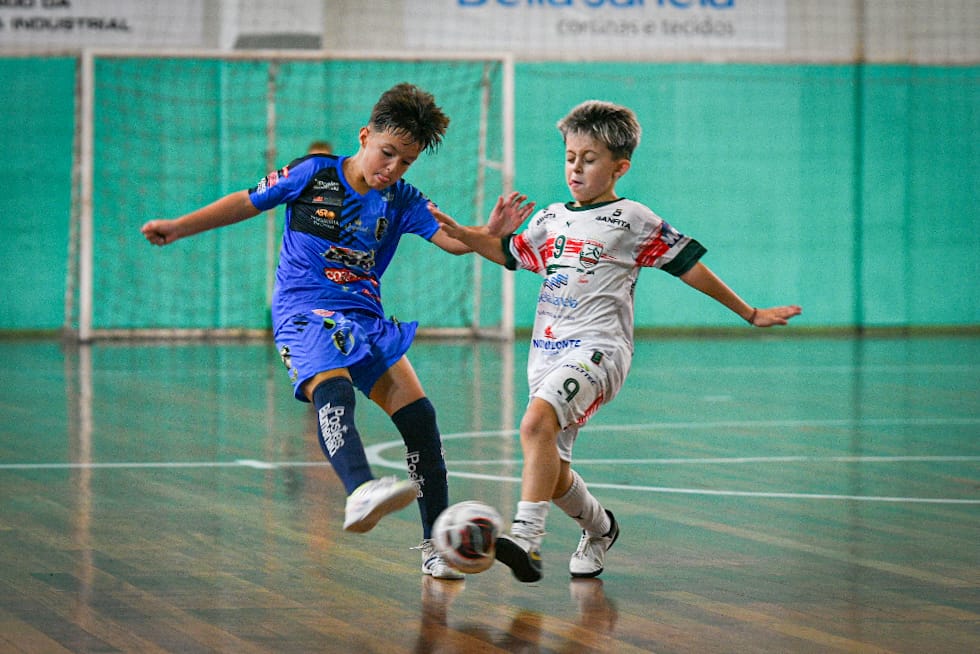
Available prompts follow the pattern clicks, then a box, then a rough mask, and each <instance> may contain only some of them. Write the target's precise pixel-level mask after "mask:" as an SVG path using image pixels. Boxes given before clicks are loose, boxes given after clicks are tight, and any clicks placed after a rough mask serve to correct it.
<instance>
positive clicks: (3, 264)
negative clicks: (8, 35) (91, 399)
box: [0, 59, 75, 330]
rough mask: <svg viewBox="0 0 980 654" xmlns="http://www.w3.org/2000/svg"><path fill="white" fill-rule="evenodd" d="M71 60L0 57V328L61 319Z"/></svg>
mask: <svg viewBox="0 0 980 654" xmlns="http://www.w3.org/2000/svg"><path fill="white" fill-rule="evenodd" d="M74 90H75V61H74V59H43V60H42V59H0V94H2V97H3V101H2V102H0V126H2V127H0V189H2V191H0V223H2V225H3V232H2V234H3V237H2V238H0V285H2V288H3V300H2V301H0V330H34V329H56V328H58V327H60V326H61V324H62V322H63V320H64V311H65V309H64V306H65V271H66V269H67V257H68V231H69V215H70V207H71V182H72V139H73V130H74V125H73V120H74V112H75V105H74V102H75V101H74Z"/></svg>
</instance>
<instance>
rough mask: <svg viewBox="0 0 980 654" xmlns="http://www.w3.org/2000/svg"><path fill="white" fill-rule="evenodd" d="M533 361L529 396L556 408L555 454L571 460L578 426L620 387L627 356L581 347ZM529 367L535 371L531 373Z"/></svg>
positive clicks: (611, 397)
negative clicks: (545, 364) (535, 373)
mask: <svg viewBox="0 0 980 654" xmlns="http://www.w3.org/2000/svg"><path fill="white" fill-rule="evenodd" d="M542 363H547V364H548V365H547V366H542V365H541V364H542ZM535 364H536V365H533V367H532V365H531V362H529V366H528V374H529V379H528V382H529V385H530V388H531V397H532V398H535V397H537V398H541V399H542V400H544V401H545V402H547V403H548V404H550V405H551V406H552V407H553V408H554V409H555V413H556V414H557V416H558V424H559V426H560V427H561V431H560V432H559V433H558V455H559V457H560V458H561V459H562V460H563V461H569V462H571V460H572V447H573V446H574V444H575V439H576V438H577V437H578V430H579V428H580V427H581V426H582V425H584V424H585V423H586V422H588V420H589V418H590V417H592V415H593V414H594V413H595V412H596V411H598V410H599V407H600V406H602V405H603V404H606V403H607V402H609V401H611V400H612V399H613V397H615V396H616V394H617V393H618V392H619V390H620V389H621V388H622V387H623V382H624V381H625V379H626V373H627V372H628V371H629V364H630V358H629V356H628V355H627V356H623V354H622V353H619V356H617V353H615V352H613V353H608V352H606V351H601V350H598V349H595V348H588V347H582V348H576V349H574V350H568V351H565V352H562V353H561V354H560V355H550V356H548V358H547V360H546V361H540V360H539V361H537V362H535ZM532 370H534V371H538V374H537V375H532Z"/></svg>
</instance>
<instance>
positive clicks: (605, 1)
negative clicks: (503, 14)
mask: <svg viewBox="0 0 980 654" xmlns="http://www.w3.org/2000/svg"><path fill="white" fill-rule="evenodd" d="M456 2H457V4H458V5H459V6H460V7H485V6H492V7H555V8H559V9H560V8H562V7H586V8H591V9H600V8H602V7H612V8H614V9H636V8H643V7H668V8H672V9H734V8H735V0H456Z"/></svg>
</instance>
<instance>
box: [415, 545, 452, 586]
mask: <svg viewBox="0 0 980 654" xmlns="http://www.w3.org/2000/svg"><path fill="white" fill-rule="evenodd" d="M416 549H420V550H422V572H423V573H424V574H427V575H429V576H430V577H432V578H433V579H462V578H463V573H462V572H460V571H459V570H457V569H456V568H454V567H452V566H451V565H449V564H448V563H447V562H446V559H444V558H442V554H440V553H439V552H437V551H436V546H435V545H434V544H433V543H432V539H431V538H426V539H424V540H423V541H422V544H421V545H419V546H418V547H417V548H416Z"/></svg>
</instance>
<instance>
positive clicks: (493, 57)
mask: <svg viewBox="0 0 980 654" xmlns="http://www.w3.org/2000/svg"><path fill="white" fill-rule="evenodd" d="M100 57H106V58H173V59H192V58H197V59H225V60H236V59H240V60H249V59H251V60H265V61H272V62H275V61H300V60H307V61H317V60H360V61H411V62H417V61H428V60H432V61H475V62H479V61H486V62H495V63H498V64H499V65H500V67H501V98H500V105H501V112H502V114H501V116H500V119H501V138H502V143H501V153H502V156H501V159H500V160H499V161H497V160H491V159H489V158H488V157H487V151H486V138H485V135H486V133H487V125H488V120H489V89H488V87H487V85H486V84H484V86H483V88H484V93H483V96H484V97H483V102H482V106H481V110H480V119H481V122H480V136H481V139H480V153H479V162H478V172H477V176H478V180H477V181H478V188H477V192H476V194H475V195H476V199H475V202H474V204H475V205H476V207H475V209H476V211H475V215H477V216H481V215H483V211H484V210H483V202H484V200H485V197H486V189H485V188H484V181H485V175H486V172H487V171H488V170H498V171H499V173H500V178H501V182H502V187H503V188H502V192H503V193H508V192H510V190H511V189H512V188H513V183H514V58H513V56H512V55H510V54H509V53H499V52H493V53H487V52H459V53H417V52H416V53H411V54H404V55H402V56H399V55H397V54H396V53H391V52H375V51H331V50H316V51H304V50H240V51H232V52H215V51H212V50H139V51H133V50H119V49H97V48H87V49H84V50H82V51H81V52H80V54H79V55H78V73H77V78H78V82H77V87H78V91H77V97H78V107H77V114H78V124H77V125H76V142H77V150H78V153H77V164H76V165H77V167H78V170H77V189H76V194H77V196H76V197H77V201H75V202H73V204H75V205H76V206H77V219H76V217H75V216H74V215H73V216H72V222H73V224H72V226H71V227H72V234H71V235H70V238H69V252H68V270H67V275H68V280H67V284H66V287H67V289H68V292H66V296H65V327H64V332H65V333H66V334H68V335H69V336H74V338H75V339H76V340H78V341H79V342H82V343H87V342H91V341H95V340H104V339H169V338H184V339H205V338H209V339H219V338H262V337H267V336H268V330H266V329H246V328H241V329H239V328H231V329H229V328H165V329H143V328H134V329H106V328H96V327H94V326H93V320H92V318H93V303H94V288H93V283H94V270H95V261H94V240H93V239H94V234H95V230H94V208H93V198H94V183H95V182H94V179H95V175H94V169H95V160H94V155H95V82H96V80H95V61H96V59H98V58H100ZM270 68H271V69H275V67H274V66H273V67H270ZM270 84H271V82H270ZM266 108H267V115H266V138H267V155H266V159H267V161H266V163H267V169H268V170H272V169H274V168H275V165H276V164H275V161H276V143H275V142H276V133H275V110H276V107H275V103H274V102H273V101H272V100H271V94H270V98H269V99H268V100H267V107H266ZM74 213H75V211H73V214H74ZM265 219H266V241H267V252H266V266H265V268H266V272H265V274H266V282H267V283H266V295H267V296H268V297H271V292H272V286H273V281H274V279H275V268H276V254H277V252H278V249H277V245H278V244H277V243H276V242H275V241H276V239H275V238H274V234H275V229H276V216H275V215H274V213H273V212H266V216H265ZM76 220H77V225H76V224H74V223H75V221H76ZM472 261H473V263H472V265H473V266H474V271H473V279H474V283H475V284H479V283H480V281H481V280H482V275H483V274H484V270H483V269H484V267H485V266H486V265H489V264H486V262H484V261H483V259H482V258H481V257H479V256H475V255H472ZM494 267H496V266H494ZM500 274H501V282H500V297H499V301H500V304H501V320H500V324H499V325H494V326H492V327H485V326H482V325H481V324H480V310H481V307H480V302H479V298H478V296H479V294H478V293H476V294H474V297H475V298H476V299H475V300H474V305H473V307H471V323H470V325H469V326H467V327H456V328H453V327H428V328H426V327H423V328H421V329H419V335H420V336H428V337H442V338H483V339H494V340H506V341H509V340H513V338H514V276H513V274H512V273H510V271H508V270H506V269H504V268H500ZM76 282H77V302H78V305H77V307H75V306H74V302H75V295H76V293H75V292H73V290H74V289H75V288H76ZM76 309H77V316H76Z"/></svg>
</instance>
